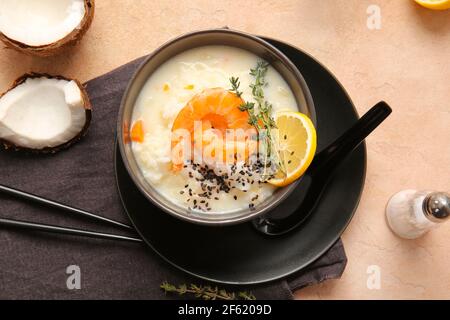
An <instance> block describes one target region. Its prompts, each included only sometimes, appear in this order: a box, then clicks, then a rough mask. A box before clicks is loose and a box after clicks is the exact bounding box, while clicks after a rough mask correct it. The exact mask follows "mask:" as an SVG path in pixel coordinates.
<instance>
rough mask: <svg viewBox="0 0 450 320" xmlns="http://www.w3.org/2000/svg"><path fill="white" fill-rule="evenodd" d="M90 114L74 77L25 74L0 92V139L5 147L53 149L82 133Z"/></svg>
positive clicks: (85, 95)
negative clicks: (6, 89) (3, 91)
mask: <svg viewBox="0 0 450 320" xmlns="http://www.w3.org/2000/svg"><path fill="white" fill-rule="evenodd" d="M91 117H92V114H91V104H90V102H89V99H88V96H87V93H86V90H85V89H84V87H83V86H82V85H81V84H80V83H79V82H78V81H77V80H71V79H66V78H64V77H61V76H50V75H46V74H37V73H30V74H25V75H23V76H22V77H20V78H19V79H17V80H16V81H15V82H14V83H13V85H12V86H11V88H10V89H9V90H8V91H6V92H5V93H4V94H2V95H1V96H0V141H1V142H2V143H3V145H4V147H5V148H6V149H8V148H10V149H15V150H20V149H24V150H31V151H37V152H44V153H49V152H50V153H53V152H56V151H58V150H61V149H63V148H65V147H68V146H70V145H71V144H72V143H74V142H76V141H78V140H79V139H80V138H81V137H82V136H84V135H85V134H86V132H87V129H88V127H89V124H90V122H91Z"/></svg>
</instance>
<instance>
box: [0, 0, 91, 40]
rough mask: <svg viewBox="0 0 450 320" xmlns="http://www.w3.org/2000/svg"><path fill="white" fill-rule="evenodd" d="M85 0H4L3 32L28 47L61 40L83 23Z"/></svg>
mask: <svg viewBox="0 0 450 320" xmlns="http://www.w3.org/2000/svg"><path fill="white" fill-rule="evenodd" d="M85 13H86V9H85V7H84V0H1V1H0V32H2V33H3V34H4V35H5V36H7V37H8V38H10V39H13V40H15V41H18V42H21V43H23V44H26V45H28V46H43V45H48V44H52V43H55V42H57V41H58V40H61V39H62V38H64V37H65V36H67V35H68V34H69V33H71V32H72V31H73V30H74V29H75V28H77V27H78V26H79V25H80V22H81V21H82V20H83V17H84V15H85Z"/></svg>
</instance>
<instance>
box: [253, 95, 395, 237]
mask: <svg viewBox="0 0 450 320" xmlns="http://www.w3.org/2000/svg"><path fill="white" fill-rule="evenodd" d="M391 112H392V109H391V108H390V107H389V105H388V104H387V103H386V102H384V101H381V102H378V103H377V104H376V105H375V106H373V107H372V108H371V109H370V110H369V111H368V112H367V113H366V114H365V115H364V116H362V117H361V119H359V120H358V122H356V124H354V125H353V126H352V127H351V128H350V129H349V130H347V131H346V132H345V133H344V134H343V135H342V136H340V137H339V138H338V139H336V140H335V141H334V142H333V143H332V144H330V145H329V146H328V147H327V148H325V149H324V150H322V151H321V152H320V153H319V154H317V155H316V156H315V157H314V160H313V162H312V163H311V165H310V166H309V168H308V170H306V173H305V174H304V175H303V177H302V178H301V181H300V183H299V185H298V187H297V188H295V190H294V191H293V192H292V193H291V194H290V195H289V198H293V199H298V200H296V201H295V202H294V205H295V207H296V208H295V210H294V213H293V214H291V215H289V216H287V217H283V218H277V217H270V213H269V214H268V215H265V216H262V217H259V218H257V219H255V220H253V221H252V223H253V226H254V227H255V228H256V230H258V231H259V232H262V233H264V234H266V235H270V236H277V235H282V234H285V233H288V232H289V231H291V230H293V229H295V228H296V227H298V226H299V225H300V224H302V223H303V222H304V221H305V220H306V219H307V218H308V217H309V215H310V214H311V213H312V212H313V210H314V209H315V207H316V206H317V204H318V202H319V199H320V197H321V195H322V193H323V191H324V189H325V187H326V185H327V183H328V182H329V181H330V178H331V176H332V175H333V173H334V172H335V171H336V168H337V167H338V165H339V164H340V163H341V162H342V161H343V160H344V159H345V158H346V157H347V156H348V155H349V154H350V153H351V152H352V151H353V150H354V149H355V148H356V147H357V146H358V145H359V144H360V143H361V142H362V141H364V139H365V138H366V137H367V136H368V135H369V134H370V133H371V132H372V131H373V130H374V129H375V128H376V127H378V125H379V124H380V123H382V122H383V120H384V119H386V118H387V116H389V114H390V113H391ZM288 202H289V201H284V202H283V203H282V204H280V206H283V205H285V206H289V205H292V204H289V203H288ZM291 203H292V201H291ZM281 209H282V208H281ZM283 211H284V210H281V212H283Z"/></svg>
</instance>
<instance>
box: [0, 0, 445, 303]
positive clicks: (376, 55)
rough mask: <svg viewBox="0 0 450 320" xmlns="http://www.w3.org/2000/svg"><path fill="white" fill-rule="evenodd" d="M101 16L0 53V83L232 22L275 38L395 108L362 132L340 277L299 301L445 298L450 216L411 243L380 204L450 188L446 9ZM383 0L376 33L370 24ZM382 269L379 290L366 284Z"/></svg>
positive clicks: (215, 8) (341, 6) (119, 5)
mask: <svg viewBox="0 0 450 320" xmlns="http://www.w3.org/2000/svg"><path fill="white" fill-rule="evenodd" d="M96 2H97V6H96V17H95V19H94V22H93V25H92V27H91V29H90V30H89V32H88V33H87V35H86V37H85V38H84V39H83V41H82V42H81V44H80V45H79V46H77V47H76V48H73V49H71V50H70V51H69V52H68V53H67V54H65V55H62V56H58V57H54V58H50V59H41V58H31V57H27V56H24V55H22V54H19V53H16V52H14V51H12V50H9V49H4V50H1V51H0V70H1V74H0V90H1V91H3V90H5V89H6V88H7V86H8V85H9V83H10V82H12V80H14V79H15V78H16V77H18V76H19V75H21V74H22V73H24V72H27V71H30V70H33V71H41V72H51V73H60V74H64V75H66V76H71V77H76V78H78V79H80V80H82V81H86V80H89V79H90V78H93V77H96V76H98V75H100V74H102V73H104V72H107V71H109V70H111V69H113V68H115V67H117V66H119V65H121V64H124V63H126V62H128V61H130V60H132V59H134V58H137V57H139V56H142V55H145V54H147V53H149V52H151V51H152V50H153V49H155V48H156V47H157V46H159V45H160V44H162V43H163V42H165V41H167V40H169V39H170V38H172V37H174V36H177V35H179V34H181V33H184V32H187V31H192V30H197V29H203V28H210V27H222V26H225V25H227V26H229V27H231V28H235V29H239V30H243V31H247V32H251V33H256V34H260V35H265V36H270V37H274V38H279V39H281V40H284V41H287V42H290V43H292V44H294V45H296V46H298V47H299V48H301V49H303V50H305V51H307V52H309V53H311V54H312V55H313V56H315V57H316V58H317V59H318V60H320V61H321V62H322V63H324V64H325V65H326V66H327V67H329V68H330V70H331V71H332V72H334V74H335V75H336V76H337V78H338V79H339V80H340V81H341V82H342V83H343V85H344V86H345V87H346V88H347V90H348V92H349V94H350V96H351V97H352V99H353V101H354V102H355V105H356V106H357V108H358V111H359V112H360V113H363V112H365V111H366V110H367V109H369V108H370V107H371V106H372V105H373V104H375V103H376V102H377V101H378V100H381V99H383V100H386V101H387V102H388V103H390V104H391V106H392V107H393V109H394V112H393V114H392V116H391V117H390V118H389V119H388V120H387V121H386V122H385V123H384V124H383V125H382V126H381V127H380V128H379V129H377V130H376V131H375V132H374V133H373V134H372V135H371V136H370V137H369V138H368V142H367V143H368V172H367V182H366V186H365V189H364V194H363V197H362V200H361V204H360V206H359V208H358V210H357V213H356V216H355V218H354V220H353V221H352V223H351V224H350V226H349V228H348V229H347V230H346V232H345V233H344V236H343V239H344V243H345V246H346V250H347V254H348V257H349V263H348V266H347V269H346V271H345V273H344V275H343V277H342V279H341V280H336V281H328V282H326V283H323V284H320V285H317V286H314V287H310V288H306V289H304V290H301V291H299V292H298V293H297V297H298V298H299V299H310V298H322V299H335V298H344V299H354V298H363V299H379V298H388V299H397V298H407V299H409V298H431V299H436V298H447V299H449V298H450V238H449V236H448V235H449V232H450V223H447V224H444V225H442V226H441V228H440V229H438V230H435V231H433V232H432V233H429V234H427V235H426V236H425V237H423V238H421V239H419V240H415V241H406V240H400V239H399V238H396V237H395V236H394V235H393V234H392V233H391V232H390V231H389V229H388V228H387V226H386V223H385V220H384V207H385V204H386V201H387V200H388V199H389V197H390V196H391V195H392V194H393V193H395V192H396V191H399V190H402V189H405V188H416V189H440V190H445V191H450V190H449V189H450V148H449V146H450V92H449V89H450V64H449V63H450V10H447V11H445V12H434V11H430V10H427V9H424V8H421V7H419V6H417V5H416V4H414V3H413V1H412V0H395V1H393V0H321V1H317V0H296V1H295V0H292V1H288V0H286V1H282V0H279V1H276V0H274V1H269V0H266V1H264V0H260V1H256V0H255V1H227V0H221V1H217V0H203V1H196V0H189V1H169V0H159V1H153V0H96ZM371 4H376V5H379V6H380V8H381V15H382V27H381V30H369V29H368V28H367V26H366V19H367V17H368V15H367V13H366V10H367V7H368V6H369V5H371ZM370 265H378V266H379V267H380V268H381V288H380V289H379V290H369V289H368V288H367V286H366V281H367V277H368V274H367V268H368V266H370Z"/></svg>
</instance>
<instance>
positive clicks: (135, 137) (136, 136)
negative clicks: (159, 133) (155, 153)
mask: <svg viewBox="0 0 450 320" xmlns="http://www.w3.org/2000/svg"><path fill="white" fill-rule="evenodd" d="M131 140H132V141H136V142H144V127H143V125H142V120H138V121H136V122H135V123H134V124H133V127H132V128H131Z"/></svg>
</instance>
